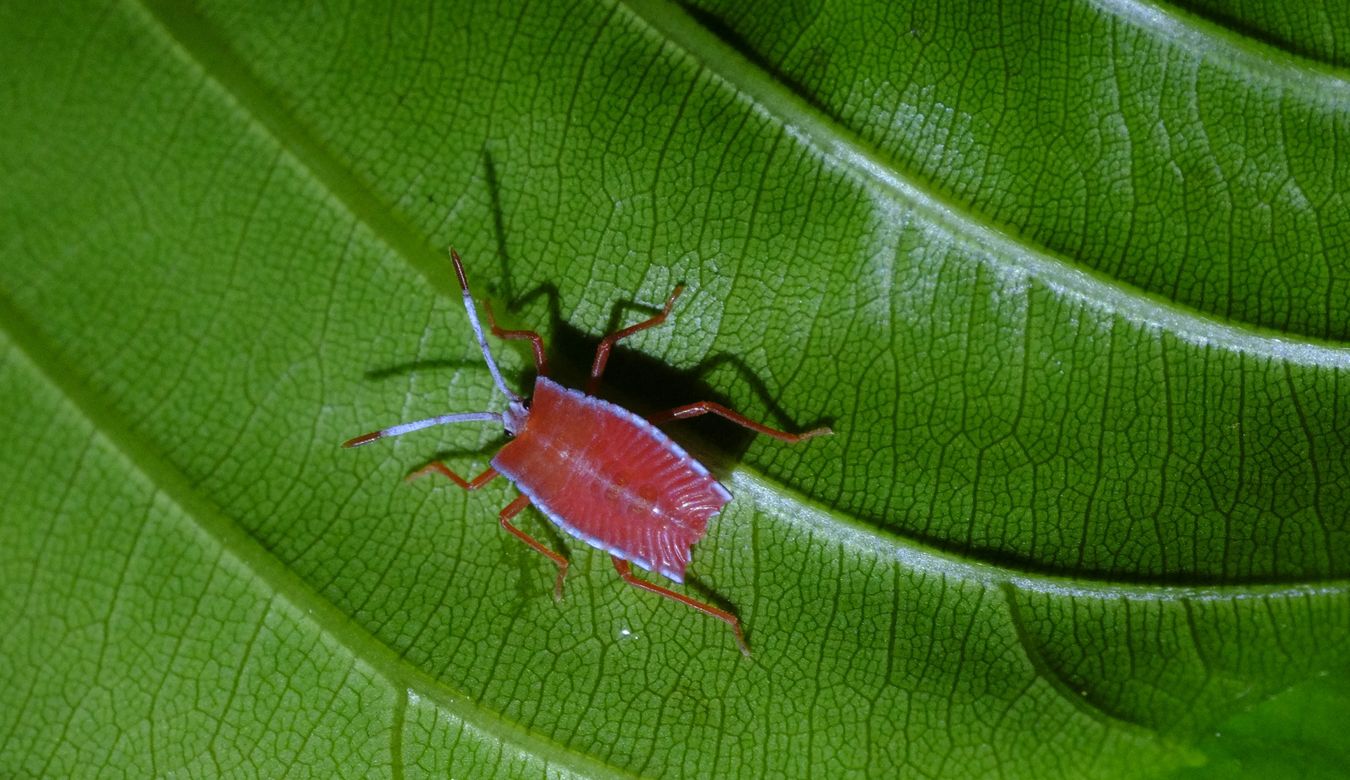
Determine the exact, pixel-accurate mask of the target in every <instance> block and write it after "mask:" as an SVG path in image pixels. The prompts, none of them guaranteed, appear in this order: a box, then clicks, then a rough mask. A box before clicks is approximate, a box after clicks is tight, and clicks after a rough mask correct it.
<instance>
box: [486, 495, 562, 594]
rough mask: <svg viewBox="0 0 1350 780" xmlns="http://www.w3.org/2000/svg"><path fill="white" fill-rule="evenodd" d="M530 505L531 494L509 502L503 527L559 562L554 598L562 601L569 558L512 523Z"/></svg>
mask: <svg viewBox="0 0 1350 780" xmlns="http://www.w3.org/2000/svg"><path fill="white" fill-rule="evenodd" d="M529 505H530V497H529V496H518V497H517V498H516V500H515V501H512V502H511V503H509V504H507V505H506V507H505V508H504V509H502V511H501V515H500V517H501V522H502V528H505V529H506V530H507V531H510V532H511V534H512V535H514V536H515V537H516V538H517V539H519V540H520V541H522V542H524V543H525V544H528V545H529V546H530V547H531V548H533V549H534V551H535V552H537V553H539V554H540V555H542V556H544V557H545V558H548V559H549V560H550V561H553V562H554V563H556V564H558V579H557V580H556V581H555V582H554V583H553V600H554V601H562V596H563V580H564V579H566V577H567V559H566V558H564V557H562V556H561V555H559V554H557V553H555V552H553V551H552V550H550V549H548V548H547V547H545V546H544V545H543V544H541V543H540V542H539V540H538V539H535V538H534V537H533V536H530V535H529V534H527V533H525V532H524V531H522V530H520V529H519V528H517V527H515V526H514V525H511V518H513V517H515V516H516V515H518V514H520V513H521V510H523V509H524V508H525V507H527V506H529Z"/></svg>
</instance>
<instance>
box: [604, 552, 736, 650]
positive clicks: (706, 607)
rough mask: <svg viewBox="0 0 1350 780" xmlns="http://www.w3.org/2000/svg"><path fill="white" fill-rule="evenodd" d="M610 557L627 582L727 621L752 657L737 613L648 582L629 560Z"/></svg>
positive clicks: (724, 621)
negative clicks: (636, 573)
mask: <svg viewBox="0 0 1350 780" xmlns="http://www.w3.org/2000/svg"><path fill="white" fill-rule="evenodd" d="M609 557H610V560H612V561H614V568H615V569H618V571H619V576H620V577H623V580H624V582H627V583H628V584H629V585H633V586H635V587H638V588H642V589H643V590H649V591H651V592H652V593H655V594H656V595H658V596H664V597H666V598H668V599H671V600H674V601H678V602H680V603H681V604H684V605H686V606H690V607H693V608H694V609H696V610H698V611H699V612H702V613H703V614H705V615H711V616H712V617H715V618H717V619H718V620H720V621H722V622H723V623H726V624H727V625H728V626H731V630H732V631H733V632H735V634H736V644H738V645H740V647H741V652H742V653H744V654H745V657H746V658H749V657H750V645H747V644H746V643H745V634H743V633H741V621H739V620H737V619H736V616H735V615H733V614H731V613H730V612H724V611H723V610H720V609H718V608H717V607H714V606H713V605H711V604H704V603H703V602H701V601H695V600H694V599H691V598H689V597H688V596H685V595H682V594H680V593H676V592H675V591H673V590H670V589H669V588H663V587H661V586H660V585H655V584H653V583H650V582H647V581H646V580H640V579H638V578H637V577H636V576H635V575H634V574H633V567H632V566H631V565H630V564H629V563H628V561H625V560H624V559H623V558H620V557H618V556H614V555H611V556H609Z"/></svg>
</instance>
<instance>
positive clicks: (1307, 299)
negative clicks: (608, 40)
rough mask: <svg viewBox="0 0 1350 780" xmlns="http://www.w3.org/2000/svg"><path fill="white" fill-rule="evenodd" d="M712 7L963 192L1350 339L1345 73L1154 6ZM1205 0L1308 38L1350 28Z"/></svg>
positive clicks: (728, 28) (776, 64)
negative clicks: (1343, 143)
mask: <svg viewBox="0 0 1350 780" xmlns="http://www.w3.org/2000/svg"><path fill="white" fill-rule="evenodd" d="M692 5H693V6H695V7H696V8H697V9H698V13H699V14H700V15H701V16H702V18H703V19H704V20H705V22H706V23H707V24H709V25H710V26H712V27H713V28H714V29H716V30H717V31H718V32H719V34H721V35H722V36H723V37H724V38H727V39H728V40H730V41H732V42H733V43H734V44H736V45H738V46H740V47H742V48H744V49H745V50H747V51H748V52H751V53H752V56H754V57H756V58H759V59H761V60H762V61H764V62H766V63H768V64H769V67H772V68H774V69H775V70H776V71H777V72H778V73H779V74H781V75H780V78H782V79H783V80H784V81H785V82H787V83H789V84H791V85H793V86H794V88H795V89H796V90H797V91H798V92H799V93H800V94H802V95H803V96H804V97H805V98H806V99H807V100H809V101H811V102H812V103H814V104H816V105H818V106H819V107H820V109H821V110H822V111H824V112H826V113H828V114H829V115H830V116H832V117H834V118H835V119H836V121H837V122H838V124H839V125H840V126H841V129H845V131H846V132H849V133H852V134H856V135H857V136H858V137H859V138H861V139H863V140H864V141H865V142H866V143H868V144H870V145H874V146H875V147H876V148H877V149H878V150H879V152H880V154H882V155H883V156H884V157H885V158H886V160H887V164H888V165H894V166H895V167H897V168H898V169H900V170H903V171H905V172H907V173H910V174H912V175H913V176H915V177H916V178H917V179H919V180H921V181H923V182H924V186H927V187H932V188H933V189H934V190H936V191H938V192H940V193H941V195H942V197H944V198H945V199H947V200H949V201H950V202H952V203H953V204H954V205H955V207H957V208H961V209H964V210H969V211H970V212H971V213H972V214H973V215H978V217H979V218H981V219H988V220H990V221H992V222H993V223H995V224H997V225H999V226H1001V227H1002V228H1003V229H1005V230H1008V231H1010V232H1012V233H1015V234H1019V235H1022V236H1025V237H1026V239H1027V240H1028V241H1029V242H1032V243H1033V244H1035V245H1037V246H1043V247H1045V248H1046V249H1048V250H1049V251H1050V252H1052V253H1054V254H1055V255H1057V256H1062V257H1063V258H1064V259H1065V260H1066V261H1069V262H1072V263H1076V264H1081V265H1083V266H1086V267H1089V268H1092V269H1095V270H1096V271H1098V272H1100V273H1101V274H1103V275H1105V276H1106V277H1109V278H1111V279H1116V280H1120V281H1121V282H1124V283H1126V284H1129V285H1133V286H1135V287H1138V288H1140V289H1141V290H1143V291H1146V292H1148V293H1151V294H1153V295H1156V296H1158V297H1161V298H1164V299H1167V300H1170V301H1175V302H1177V303H1180V304H1183V305H1185V306H1188V307H1193V308H1195V309H1197V310H1199V311H1201V312H1203V313H1204V314H1207V315H1209V316H1214V317H1219V318H1225V319H1231V320H1235V321H1238V322H1243V323H1251V324H1255V325H1260V326H1264V327H1267V328H1272V329H1276V330H1280V331H1285V332H1288V333H1291V334H1296V335H1309V336H1314V337H1319V338H1324V339H1333V340H1337V341H1343V340H1345V339H1346V338H1348V337H1350V318H1347V316H1346V312H1347V311H1350V272H1348V271H1350V268H1348V266H1347V260H1346V257H1347V251H1346V250H1347V248H1348V247H1350V218H1347V217H1346V214H1347V213H1350V209H1348V208H1347V206H1350V203H1347V201H1346V197H1345V193H1346V192H1350V166H1347V165H1345V164H1344V162H1343V161H1342V160H1341V158H1343V156H1344V154H1343V150H1342V148H1341V147H1340V145H1339V139H1342V138H1344V137H1345V136H1346V133H1347V132H1350V112H1347V106H1346V102H1345V99H1344V94H1345V74H1344V73H1333V72H1330V71H1328V70H1327V69H1326V68H1323V67H1320V66H1317V67H1309V65H1310V64H1313V63H1309V62H1307V61H1305V60H1302V59H1301V58H1298V57H1294V56H1290V55H1288V54H1286V53H1285V52H1281V51H1279V50H1276V49H1273V48H1269V47H1267V46H1265V45H1262V43H1261V42H1260V41H1259V40H1256V39H1252V38H1243V37H1241V36H1240V35H1239V34H1236V33H1240V32H1241V29H1238V30H1234V29H1231V28H1224V27H1221V26H1218V25H1216V24H1213V23H1210V22H1208V21H1205V19H1204V18H1203V17H1196V16H1193V15H1190V14H1186V13H1182V12H1178V11H1175V10H1173V9H1169V7H1168V6H1166V5H1159V4H1156V3H1152V2H1140V0H1100V1H1099V0H1026V1H1025V2H1015V3H983V2H978V0H974V1H972V2H968V3H964V4H958V5H957V6H949V5H943V6H940V7H939V6H937V5H934V4H925V3H917V4H897V3H876V4H870V5H867V6H863V7H860V6H859V5H858V4H857V3H853V2H849V0H832V1H828V2H817V1H816V0H795V2H789V3H786V4H784V3H779V2H760V3H745V2H716V1H714V2H706V3H705V2H694V3H692ZM1198 5H1199V6H1200V7H1201V8H1204V9H1205V11H1206V12H1208V13H1211V14H1215V15H1219V16H1221V17H1222V18H1225V19H1238V20H1244V21H1243V23H1242V24H1240V25H1239V27H1247V26H1250V27H1254V28H1257V29H1268V30H1269V31H1270V33H1269V35H1267V36H1263V37H1270V36H1274V37H1278V38H1280V39H1282V40H1283V42H1284V43H1285V44H1286V45H1287V46H1289V47H1290V48H1293V49H1295V50H1300V49H1302V48H1303V47H1304V45H1305V44H1306V46H1307V47H1312V48H1313V49H1315V50H1319V51H1320V50H1324V49H1327V48H1330V49H1331V50H1332V51H1336V50H1337V46H1339V47H1342V48H1343V47H1344V45H1345V40H1346V39H1345V35H1346V34H1347V32H1350V28H1347V27H1346V20H1345V18H1344V16H1343V15H1344V13H1345V12H1344V9H1343V8H1341V9H1340V10H1336V9H1332V8H1329V7H1328V6H1327V5H1326V4H1316V8H1313V7H1312V6H1313V5H1314V4H1312V3H1294V4H1256V3H1252V4H1241V3H1238V4H1234V3H1222V4H1220V3H1213V4H1209V3H1203V2H1202V3H1199V4H1198ZM1246 5H1250V6H1251V7H1250V8H1247V7H1246ZM1257 5H1260V6H1261V8H1262V9H1263V10H1257V9H1256V6H1257ZM1333 5H1334V4H1333ZM1206 6H1214V7H1209V8H1206ZM1219 6H1222V8H1220V7H1219Z"/></svg>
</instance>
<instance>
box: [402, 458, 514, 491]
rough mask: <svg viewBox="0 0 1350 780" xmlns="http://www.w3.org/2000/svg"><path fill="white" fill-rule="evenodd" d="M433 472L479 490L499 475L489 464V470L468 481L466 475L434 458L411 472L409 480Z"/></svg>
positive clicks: (465, 486)
mask: <svg viewBox="0 0 1350 780" xmlns="http://www.w3.org/2000/svg"><path fill="white" fill-rule="evenodd" d="M433 472H435V473H437V474H444V475H445V476H447V477H449V478H450V481H451V482H453V483H455V484H456V485H459V486H460V487H462V488H464V489H465V490H477V489H478V488H480V487H482V486H484V485H486V484H487V483H489V482H491V481H492V480H493V479H495V478H496V477H497V470H496V469H494V468H492V467H491V466H488V469H487V471H484V472H483V473H482V474H479V475H478V476H476V477H474V478H473V479H471V480H468V481H467V482H466V481H465V480H464V477H461V476H460V475H458V474H456V473H455V472H453V471H451V470H450V467H449V466H447V465H445V464H444V463H442V462H441V461H439V460H434V461H432V462H430V463H428V464H427V465H425V466H423V467H422V468H420V469H418V470H417V471H414V472H413V473H411V474H409V475H408V481H409V482H412V481H413V480H414V479H417V478H418V477H424V476H426V475H427V474H431V473H433Z"/></svg>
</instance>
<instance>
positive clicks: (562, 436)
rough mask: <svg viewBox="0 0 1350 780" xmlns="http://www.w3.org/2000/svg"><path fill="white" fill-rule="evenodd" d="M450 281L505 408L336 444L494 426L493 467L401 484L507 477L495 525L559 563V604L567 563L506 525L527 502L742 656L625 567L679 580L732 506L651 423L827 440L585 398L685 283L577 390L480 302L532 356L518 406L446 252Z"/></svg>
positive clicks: (537, 341)
mask: <svg viewBox="0 0 1350 780" xmlns="http://www.w3.org/2000/svg"><path fill="white" fill-rule="evenodd" d="M450 258H451V259H452V260H453V261H454V264H455V275H456V276H457V277H458V278H459V287H460V290H461V291H462V293H463V296H464V308H465V309H466V310H467V311H468V313H469V323H470V324H471V325H472V326H473V332H474V336H476V337H477V339H478V346H479V347H480V348H481V349H482V350H483V359H484V360H485V361H486V362H487V367H488V371H490V372H491V373H492V378H493V380H494V381H495V382H496V383H497V387H499V388H500V389H501V391H502V392H503V393H505V394H506V397H507V398H508V399H510V400H509V403H508V404H507V407H506V412H505V413H502V414H498V413H496V412H464V413H459V414H446V415H441V416H439V417H432V418H429V419H426V420H419V421H417V422H410V423H403V424H402V425H395V426H393V427H391V428H385V429H384V430H379V431H373V432H371V433H367V434H364V435H362V436H357V437H356V438H354V439H351V440H349V441H347V442H345V443H344V444H343V445H342V446H344V447H359V446H361V445H362V444H369V443H370V442H373V441H375V440H376V439H383V438H386V437H389V436H398V435H401V434H404V433H409V432H411V431H417V430H421V429H422V428H429V427H431V426H433V425H444V424H447V423H458V422H470V421H488V420H491V421H495V422H498V423H500V424H501V425H502V426H503V427H504V428H505V429H506V432H507V434H509V435H512V436H514V437H515V438H514V439H512V440H511V441H510V442H508V443H507V444H506V446H505V447H503V448H502V449H501V450H500V451H499V452H498V453H497V455H496V456H495V457H493V459H492V465H491V466H490V467H489V468H488V469H487V471H484V472H483V473H482V474H479V475H478V476H476V477H474V478H473V479H471V480H465V479H464V478H463V477H461V476H459V475H458V474H456V473H455V472H453V471H451V470H450V468H449V467H448V466H446V465H445V464H444V463H441V462H439V461H436V462H433V463H431V464H429V465H427V466H426V467H425V468H423V469H421V470H419V471H417V472H415V473H414V474H412V475H410V476H409V479H415V478H416V477H419V476H422V475H424V474H428V473H432V472H437V473H440V474H444V475H445V476H447V477H449V478H450V480H451V481H453V482H454V483H455V484H456V485H459V486H460V487H462V488H464V489H465V490H477V489H478V488H480V487H482V486H483V485H486V484H487V483H488V482H490V481H492V479H493V478H495V477H496V476H497V475H498V474H502V475H505V476H506V478H507V479H509V480H511V482H513V483H514V484H515V486H516V487H517V488H518V489H519V490H520V492H521V495H520V496H519V497H518V498H516V500H514V501H512V502H511V503H510V504H508V505H507V506H506V508H505V509H503V510H502V511H501V515H500V517H501V524H502V527H503V528H505V529H506V530H507V531H510V532H511V533H512V534H514V535H515V536H516V537H517V538H519V539H520V540H521V541H522V542H524V543H525V544H528V545H529V546H530V547H532V548H534V550H536V551H537V552H538V553H539V554H540V555H543V556H544V557H546V558H548V559H549V560H551V561H553V562H554V563H555V564H557V565H558V579H557V581H556V582H555V584H554V588H553V595H554V598H557V599H561V598H562V588H563V579H564V578H565V577H566V576H567V560H566V559H565V558H563V557H562V556H561V555H559V554H558V553H556V552H554V551H552V550H550V549H549V548H547V547H545V546H544V545H543V544H540V543H539V541H538V540H537V539H534V538H533V537H531V536H530V535H529V534H526V533H525V532H524V531H522V530H520V529H519V528H517V527H515V526H514V525H512V524H511V518H513V517H515V516H516V515H518V514H520V511H521V510H522V509H524V508H525V507H526V506H529V505H530V504H534V505H535V506H536V507H538V509H539V511H541V512H543V513H544V515H545V516H546V517H548V519H549V520H552V521H553V523H554V524H555V525H557V526H558V527H559V528H561V529H562V530H564V531H566V532H567V533H569V534H571V535H572V536H575V537H577V538H578V539H580V540H581V541H583V542H585V543H586V544H589V545H591V546H592V547H595V548H598V549H601V550H604V551H605V552H608V553H609V554H610V557H611V559H612V560H613V561H614V568H615V569H617V570H618V572H619V576H620V577H622V578H623V579H624V580H625V581H627V582H628V583H630V584H632V585H635V586H637V587H639V588H643V589H644V590H649V591H651V592H653V593H656V594H658V595H661V596H664V597H666V598H668V599H674V600H675V601H678V602H680V603H682V604H687V605H688V606H691V607H693V608H694V609H697V610H699V611H700V612H703V613H705V614H708V615H711V616H713V617H715V618H717V619H718V620H721V621H723V622H725V623H726V624H727V625H729V626H731V630H732V631H734V632H735V634H736V642H737V644H739V645H740V648H741V652H743V653H745V654H746V655H747V656H748V655H749V654H750V648H749V647H748V646H747V645H746V644H745V636H744V635H743V634H742V633H741V624H740V621H739V620H737V619H736V617H735V616H734V615H732V614H730V613H728V612H725V611H723V610H720V609H718V608H716V607H714V606H712V605H710V604H705V603H703V602H700V601H695V600H694V599H691V598H689V597H688V596H684V595H681V594H679V593H676V592H674V591H672V590H669V589H667V588H663V587H661V586H660V585H654V584H652V583H650V582H646V581H644V580H640V579H638V578H637V577H635V576H634V575H633V571H632V568H631V567H630V566H629V563H630V562H631V563H636V564H637V565H638V566H641V567H642V568H644V569H647V570H648V571H654V572H657V573H658V574H661V575H663V576H665V577H668V578H670V579H672V580H674V581H675V582H680V583H682V582H684V571H685V567H687V566H688V565H689V548H690V547H692V546H693V545H694V544H695V543H696V542H698V540H700V539H702V538H703V536H704V534H706V533H707V530H708V520H709V518H711V517H712V516H713V515H715V514H717V513H718V512H719V511H721V509H722V507H723V506H725V505H726V503H727V502H728V501H730V500H731V494H730V493H728V492H727V490H726V488H724V487H722V486H721V485H720V484H718V482H717V480H715V479H713V478H712V476H711V475H710V474H708V470H707V469H706V468H704V467H703V466H702V465H701V464H700V463H699V462H698V461H696V460H694V459H693V458H692V457H690V456H689V454H688V453H686V452H685V451H684V450H683V449H682V448H681V447H680V446H679V445H678V444H676V443H675V442H673V441H671V440H670V438H669V437H668V436H666V435H665V434H664V433H662V432H661V431H659V430H657V428H656V426H657V425H659V424H661V423H664V422H669V421H671V420H684V419H688V418H690V417H698V416H699V415H703V414H715V415H718V416H720V417H724V418H726V419H727V420H730V421H731V422H734V423H736V424H737V425H741V426H744V427H746V428H749V429H750V430H752V431H755V432H757V433H762V434H765V435H768V436H773V437H774V438H776V439H782V440H783V441H786V442H798V441H802V440H803V439H809V438H811V437H813V436H821V435H825V434H828V433H831V431H830V429H829V428H816V429H814V430H810V431H806V432H805V433H785V432H783V431H778V430H774V429H773V428H769V427H767V426H765V425H761V424H760V423H757V422H755V421H753V420H750V419H748V418H746V417H743V416H741V415H740V414H737V413H736V412H733V411H731V410H730V409H727V408H726V407H724V406H722V405H721V404H717V403H713V402H711V401H700V402H698V403H693V404H688V405H686V406H680V407H677V408H675V409H670V410H668V411H664V412H658V413H656V414H653V415H651V416H649V417H647V418H646V419H643V418H641V417H639V416H637V415H636V414H633V413H632V412H630V411H628V410H627V409H624V408H623V407H621V406H617V405H615V404H612V403H610V402H608V401H604V400H601V399H600V398H598V397H596V395H595V391H596V388H597V387H598V385H599V384H600V375H601V374H602V373H604V370H605V363H606V362H607V361H608V360H609V351H610V349H611V348H613V346H614V344H615V343H616V342H618V341H619V340H620V339H625V338H627V337H629V336H631V335H633V334H634V333H637V332H638V331H642V330H646V329H647V328H650V327H653V326H656V325H660V324H661V323H662V322H665V319H666V317H668V316H669V315H670V309H671V307H672V306H674V305H675V299H676V298H678V297H679V295H680V292H681V291H682V290H683V289H684V288H683V287H676V288H675V291H674V292H672V293H671V294H670V298H668V299H667V300H666V305H665V308H663V309H662V310H661V313H660V314H658V315H656V316H655V317H652V318H650V319H648V320H645V321H643V322H639V323H638V324H636V325H631V326H629V327H627V328H624V329H623V330H620V331H617V332H615V333H611V334H609V335H608V336H606V337H605V338H604V340H602V341H601V342H600V346H599V347H598V348H597V349H596V351H595V362H594V363H593V364H592V365H591V378H590V381H589V382H588V383H587V385H586V392H585V393H582V392H579V391H576V390H571V389H568V388H566V387H563V386H562V385H559V384H558V383H557V382H554V381H553V380H552V379H549V378H548V371H547V369H548V363H547V361H546V360H545V358H544V341H543V339H542V338H540V337H539V334H538V333H535V332H533V331H528V330H503V329H502V328H500V327H498V326H497V322H496V318H494V317H493V315H492V307H491V306H490V305H487V304H486V302H484V304H485V306H486V307H487V315H488V324H489V325H490V326H491V327H492V333H493V335H495V336H498V337H499V338H503V339H524V340H528V341H529V342H530V344H531V346H532V347H533V348H534V362H535V367H536V369H537V371H538V379H536V380H535V384H534V397H533V399H532V400H531V401H530V402H529V403H527V402H526V401H525V399H523V398H521V397H520V396H519V395H517V394H516V393H514V392H512V391H511V389H510V388H508V387H507V386H506V382H505V381H504V380H503V379H502V375H501V372H500V371H498V370H497V364H496V363H495V362H494V361H493V359H492V353H491V352H489V351H488V346H487V339H486V337H484V335H483V326H482V325H481V324H480V323H479V321H478V313H477V311H476V310H475V309H474V305H473V297H472V296H471V295H470V294H469V283H468V281H467V280H465V278H464V266H463V264H461V263H460V259H459V255H458V254H457V253H456V252H455V250H453V249H451V250H450Z"/></svg>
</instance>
